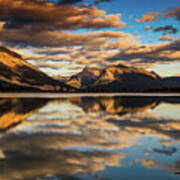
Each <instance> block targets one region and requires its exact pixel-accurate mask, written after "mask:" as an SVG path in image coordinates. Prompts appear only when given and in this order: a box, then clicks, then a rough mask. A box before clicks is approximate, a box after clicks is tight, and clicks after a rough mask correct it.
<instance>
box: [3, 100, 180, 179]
mask: <svg viewBox="0 0 180 180" xmlns="http://www.w3.org/2000/svg"><path fill="white" fill-rule="evenodd" d="M0 105H1V109H0V129H1V134H0V179H3V180H9V179H11V180H16V179H18V180H19V179H27V180H28V179H48V180H49V179H50V180H51V179H52V180H56V179H88V180H89V179H127V180H129V179H134V178H135V177H136V178H135V179H138V180H141V179H142V180H144V177H145V176H147V177H149V178H150V179H152V178H154V180H156V179H157V180H159V179H179V175H178V174H179V173H180V156H179V145H180V111H179V110H180V98H150V97H147V98H141V97H138V98H136V97H130V98H128V97H99V98H95V97H77V98H76V97H73V98H61V99H60V98H59V99H0ZM169 107H170V108H169ZM163 109H164V111H165V113H164V111H163ZM174 112H176V113H174Z"/></svg>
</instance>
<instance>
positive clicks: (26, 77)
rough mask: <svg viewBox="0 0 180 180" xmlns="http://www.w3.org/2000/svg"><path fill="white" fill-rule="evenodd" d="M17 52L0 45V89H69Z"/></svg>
mask: <svg viewBox="0 0 180 180" xmlns="http://www.w3.org/2000/svg"><path fill="white" fill-rule="evenodd" d="M71 89H72V88H70V87H69V86H68V85H66V84H64V83H61V82H59V81H57V80H55V79H53V78H51V77H49V76H48V75H46V74H45V73H43V72H42V71H40V70H39V69H38V68H37V67H35V66H33V65H31V64H30V63H28V62H27V61H25V60H24V59H23V58H22V57H21V56H20V55H19V54H17V53H15V52H13V51H10V50H8V49H6V48H5V47H0V91H70V90H71Z"/></svg>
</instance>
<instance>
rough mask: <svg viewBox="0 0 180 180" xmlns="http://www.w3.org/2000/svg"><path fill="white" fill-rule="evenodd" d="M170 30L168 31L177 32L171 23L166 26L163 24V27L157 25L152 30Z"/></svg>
mask: <svg viewBox="0 0 180 180" xmlns="http://www.w3.org/2000/svg"><path fill="white" fill-rule="evenodd" d="M161 31H163V32H170V33H173V34H176V33H177V32H178V30H177V29H176V28H174V27H173V26H171V25H167V26H164V27H158V28H156V29H154V32H161Z"/></svg>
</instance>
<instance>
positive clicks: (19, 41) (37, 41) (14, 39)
mask: <svg viewBox="0 0 180 180" xmlns="http://www.w3.org/2000/svg"><path fill="white" fill-rule="evenodd" d="M128 37H131V34H127V33H123V32H113V31H108V32H92V33H83V34H78V33H69V32H60V31H40V32H39V33H35V34H32V32H31V30H30V31H28V30H26V29H24V28H23V29H7V30H5V29H1V30H0V39H1V41H2V42H5V43H7V44H9V45H14V46H15V45H19V46H26V45H31V46H36V47H46V46H51V47H64V46H66V47H67V46H68V47H71V46H80V45H83V46H89V48H96V47H97V46H98V47H99V46H105V43H106V41H107V40H112V39H116V38H128Z"/></svg>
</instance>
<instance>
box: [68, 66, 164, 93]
mask: <svg viewBox="0 0 180 180" xmlns="http://www.w3.org/2000/svg"><path fill="white" fill-rule="evenodd" d="M67 84H69V85H71V86H74V87H77V88H81V89H82V90H84V91H90V92H120V91H137V92H143V91H155V90H162V89H164V88H166V85H165V82H164V81H163V78H161V77H160V76H159V75H157V74H156V73H154V72H148V71H146V70H144V69H141V68H134V67H128V66H124V65H116V66H109V67H106V68H104V69H95V68H85V69H84V70H83V71H82V72H80V73H78V74H77V75H75V76H72V77H71V78H70V80H69V81H67Z"/></svg>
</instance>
